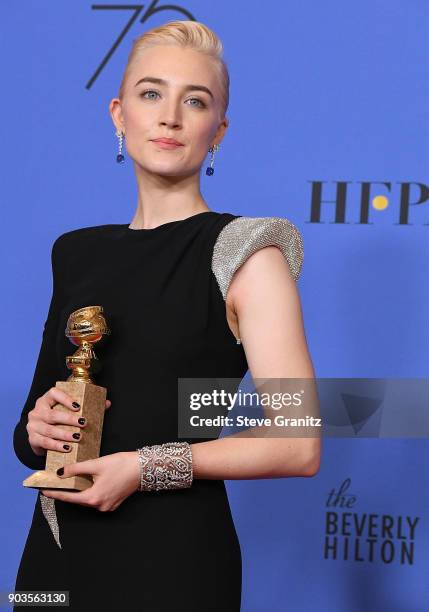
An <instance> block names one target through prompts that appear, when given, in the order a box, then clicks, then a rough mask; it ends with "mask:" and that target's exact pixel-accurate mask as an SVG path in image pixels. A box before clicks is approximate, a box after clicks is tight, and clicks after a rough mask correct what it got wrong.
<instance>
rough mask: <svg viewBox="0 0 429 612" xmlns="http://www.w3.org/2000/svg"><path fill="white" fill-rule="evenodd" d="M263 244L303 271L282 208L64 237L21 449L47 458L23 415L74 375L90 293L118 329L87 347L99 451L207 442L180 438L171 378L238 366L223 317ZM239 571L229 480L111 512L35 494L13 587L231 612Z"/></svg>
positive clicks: (36, 460) (85, 599)
mask: <svg viewBox="0 0 429 612" xmlns="http://www.w3.org/2000/svg"><path fill="white" fill-rule="evenodd" d="M269 244H275V245H277V246H278V247H279V248H281V249H282V252H283V253H284V255H285V257H286V258H287V260H288V262H289V264H290V266H291V270H292V272H293V273H294V276H295V278H297V277H298V275H299V271H300V267H301V262H302V244H301V238H300V234H299V232H298V231H297V230H296V228H295V226H293V224H291V223H290V222H289V221H287V220H286V219H282V218H277V217H267V218H249V217H241V216H237V215H233V214H230V213H218V212H214V211H208V212H202V213H198V214H196V215H193V216H191V217H188V218H186V219H183V220H179V221H171V222H169V223H164V224H162V225H160V226H158V227H155V228H152V229H140V230H133V229H130V228H129V227H128V224H115V225H113V224H111V225H101V226H95V227H87V228H81V229H77V230H73V231H70V232H66V233H65V234H62V235H61V236H59V238H57V239H56V241H55V242H54V245H53V248H52V268H53V294H52V299H51V304H50V308H49V313H48V317H47V320H46V323H45V327H44V331H43V339H42V345H41V349H40V354H39V357H38V362H37V365H36V370H35V374H34V378H33V382H32V385H31V388H30V392H29V395H28V398H27V400H26V402H25V405H24V408H23V410H22V414H21V417H20V420H19V422H18V424H17V425H16V428H15V432H14V448H15V452H16V455H17V457H18V458H19V460H20V461H21V462H22V463H23V464H24V465H26V466H27V467H29V468H31V469H32V470H36V469H44V467H45V458H44V457H38V456H36V455H35V454H34V453H33V451H32V449H31V447H30V445H29V443H28V434H27V431H26V428H25V427H26V424H27V414H28V411H29V410H31V409H32V408H33V407H34V404H35V401H36V399H37V398H38V397H39V396H41V395H42V394H43V393H45V392H46V391H47V390H48V388H50V387H51V386H54V385H55V383H56V381H57V380H66V379H67V377H68V376H69V374H70V371H69V370H68V369H67V368H66V365H65V358H66V356H67V355H70V354H72V353H73V352H74V350H75V347H73V345H72V344H71V343H70V341H69V340H68V339H67V338H66V337H65V335H64V331H65V328H66V323H67V319H68V316H69V315H70V313H71V312H72V311H74V310H76V309H78V308H81V307H83V306H89V305H97V304H99V305H102V306H103V308H104V313H105V315H106V319H107V322H108V326H109V327H110V329H111V332H112V333H111V335H110V336H108V337H107V338H106V340H105V342H104V343H103V344H102V346H101V345H100V348H99V349H98V348H97V347H95V351H96V353H97V356H98V357H99V359H100V362H101V364H102V370H101V372H100V373H99V374H98V375H97V377H96V378H97V380H96V384H98V385H101V386H105V387H106V388H107V397H108V399H110V400H111V401H112V406H111V407H110V408H109V409H108V410H107V411H106V413H105V417H104V425H103V434H102V442H101V449H100V456H103V455H108V454H111V453H117V452H121V451H135V450H136V449H137V448H139V447H141V446H145V445H151V444H160V443H163V442H172V441H183V440H187V441H188V442H189V443H190V444H192V443H198V442H201V441H203V440H201V439H186V438H179V437H178V415H177V378H179V377H220V378H222V377H225V378H227V377H231V378H242V377H243V376H244V374H245V373H246V371H247V361H246V355H245V352H244V349H243V346H242V344H241V343H240V342H239V341H237V339H236V338H235V336H234V334H233V333H232V331H231V330H230V328H229V326H228V323H227V320H226V311H225V296H226V291H227V288H228V286H229V283H230V281H231V279H232V276H233V274H234V272H235V270H236V269H237V268H238V267H239V266H240V265H241V263H243V261H244V260H245V259H247V257H249V256H250V254H251V253H252V252H254V251H255V250H257V249H258V248H261V247H263V246H267V245H269ZM241 571H242V570H241V551H240V545H239V541H238V538H237V533H236V530H235V527H234V522H233V519H232V515H231V511H230V506H229V503H228V497H227V493H226V488H225V484H224V481H223V480H208V479H194V481H193V484H192V486H191V487H190V488H188V489H178V490H169V491H153V492H146V493H145V492H136V493H134V494H132V495H131V496H129V497H128V498H127V499H126V500H125V501H124V502H123V503H122V504H121V505H120V506H119V507H118V508H117V509H116V510H114V511H112V512H100V511H98V510H96V509H94V508H89V507H85V506H81V505H79V504H73V503H67V502H62V501H59V500H53V499H50V498H46V497H45V496H44V495H42V494H41V493H40V492H37V499H36V503H35V508H34V514H33V519H32V523H31V527H30V530H29V534H28V537H27V541H26V544H25V548H24V551H23V554H22V558H21V563H20V565H19V569H18V573H17V578H16V584H15V590H34V591H36V590H37V591H41V590H51V591H52V590H68V591H69V594H70V608H69V609H71V610H76V611H79V612H86V611H88V612H93V611H95V610H103V611H104V610H112V611H113V610H114V611H115V612H117V611H118V610H122V609H123V610H136V611H137V610H138V611H142V612H158V611H159V612H167V611H168V612H171V610H183V611H185V610H186V611H187V612H203V611H204V612H211V611H213V612H215V611H216V612H220V611H222V612H239V610H240V601H241V581H242V575H241ZM41 607H42V606H40V607H39V609H40V608H41ZM17 609H18V608H17ZM43 609H44V608H43Z"/></svg>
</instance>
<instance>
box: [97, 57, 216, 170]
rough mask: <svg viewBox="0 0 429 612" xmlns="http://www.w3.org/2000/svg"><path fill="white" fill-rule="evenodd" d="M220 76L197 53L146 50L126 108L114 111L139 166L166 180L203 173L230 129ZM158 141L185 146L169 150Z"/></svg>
mask: <svg viewBox="0 0 429 612" xmlns="http://www.w3.org/2000/svg"><path fill="white" fill-rule="evenodd" d="M219 78H220V77H219V76H218V72H217V70H216V67H215V65H214V61H213V60H212V59H211V58H210V57H207V56H206V55H204V54H203V53H201V52H198V51H195V50H193V49H183V48H181V47H177V46H169V45H157V46H154V47H150V48H148V49H145V50H144V51H143V52H142V54H141V55H140V57H139V59H138V60H136V61H135V62H134V64H133V65H132V67H131V70H130V72H129V73H128V76H127V80H126V84H125V89H124V95H123V99H122V104H121V103H120V101H119V99H118V98H115V99H114V100H112V101H111V103H110V107H109V109H110V112H111V115H112V119H113V121H114V123H115V126H116V127H117V128H119V129H121V130H122V131H123V132H124V134H125V144H126V149H127V153H128V155H129V156H130V157H131V158H132V159H133V160H134V161H135V163H136V164H138V165H140V166H141V167H142V168H144V169H145V170H146V171H148V172H152V173H155V174H159V175H164V176H180V175H182V176H186V175H190V174H194V173H196V172H199V170H200V168H201V165H202V164H203V162H204V160H205V158H206V156H207V152H208V149H209V147H211V146H212V145H213V144H217V143H219V142H220V141H221V140H222V138H223V135H224V132H225V130H226V129H227V127H228V120H227V119H226V117H222V98H221V89H220V83H219ZM142 79H144V81H143V80H142ZM199 87H201V88H202V89H199ZM157 138H173V139H175V140H177V141H179V142H180V143H181V146H177V147H173V148H164V147H162V146H161V145H160V143H156V142H154V141H153V140H154V139H157Z"/></svg>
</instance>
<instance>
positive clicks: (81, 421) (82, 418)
mask: <svg viewBox="0 0 429 612" xmlns="http://www.w3.org/2000/svg"><path fill="white" fill-rule="evenodd" d="M78 422H79V423H80V424H81V425H85V423H86V419H85V418H84V417H80V419H78Z"/></svg>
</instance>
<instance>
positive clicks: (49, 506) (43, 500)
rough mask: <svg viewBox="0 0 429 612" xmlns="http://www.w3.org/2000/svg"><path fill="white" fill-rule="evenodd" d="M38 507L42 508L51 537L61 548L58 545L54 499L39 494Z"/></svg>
mask: <svg viewBox="0 0 429 612" xmlns="http://www.w3.org/2000/svg"><path fill="white" fill-rule="evenodd" d="M40 505H41V506H42V512H43V514H44V516H45V518H46V520H47V521H48V525H49V527H50V529H51V531H52V535H53V536H54V538H55V542H56V543H57V544H58V546H59V548H62V546H61V543H60V528H59V525H58V519H57V511H56V508H55V499H53V498H52V497H46V495H43V493H40Z"/></svg>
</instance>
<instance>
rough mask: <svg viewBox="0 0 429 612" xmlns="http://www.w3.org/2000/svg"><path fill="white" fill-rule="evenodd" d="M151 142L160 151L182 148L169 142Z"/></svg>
mask: <svg viewBox="0 0 429 612" xmlns="http://www.w3.org/2000/svg"><path fill="white" fill-rule="evenodd" d="M151 142H153V144H154V145H156V146H157V147H160V148H161V149H178V148H179V147H183V145H181V144H173V143H171V142H164V141H162V140H151Z"/></svg>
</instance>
